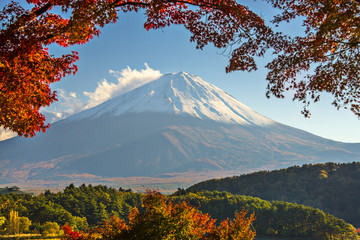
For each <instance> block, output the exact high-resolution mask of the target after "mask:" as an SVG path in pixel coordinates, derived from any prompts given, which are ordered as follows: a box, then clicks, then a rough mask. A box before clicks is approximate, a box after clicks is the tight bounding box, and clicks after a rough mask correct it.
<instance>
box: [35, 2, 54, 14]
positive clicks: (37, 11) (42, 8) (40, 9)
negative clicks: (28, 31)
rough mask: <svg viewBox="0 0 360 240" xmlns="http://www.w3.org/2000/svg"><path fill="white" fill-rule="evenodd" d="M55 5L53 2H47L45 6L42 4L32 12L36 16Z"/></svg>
mask: <svg viewBox="0 0 360 240" xmlns="http://www.w3.org/2000/svg"><path fill="white" fill-rule="evenodd" d="M53 6H54V5H53V4H52V3H47V4H45V5H44V6H42V7H41V8H39V9H38V10H36V11H34V12H32V14H34V16H35V17H38V16H40V15H42V14H44V13H46V12H47V11H48V10H49V9H50V8H52V7H53Z"/></svg>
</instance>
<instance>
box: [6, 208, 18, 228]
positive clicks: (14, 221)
mask: <svg viewBox="0 0 360 240" xmlns="http://www.w3.org/2000/svg"><path fill="white" fill-rule="evenodd" d="M19 230H20V219H19V213H18V212H17V211H14V210H11V211H10V214H9V226H8V228H7V231H8V233H9V234H19Z"/></svg>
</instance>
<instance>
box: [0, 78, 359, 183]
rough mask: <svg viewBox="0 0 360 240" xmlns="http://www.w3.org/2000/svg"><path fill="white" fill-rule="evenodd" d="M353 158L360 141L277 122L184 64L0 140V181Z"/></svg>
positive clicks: (243, 168) (229, 171) (233, 169)
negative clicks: (41, 127)
mask: <svg viewBox="0 0 360 240" xmlns="http://www.w3.org/2000/svg"><path fill="white" fill-rule="evenodd" d="M358 160H360V144H345V143H340V142H334V141H330V140H327V139H323V138H320V137H317V136H315V135H312V134H310V133H307V132H305V131H302V130H299V129H295V128H292V127H289V126H285V125H282V124H279V123H276V122H275V121H273V120H271V119H269V118H266V117H264V116H262V115H260V114H258V113H256V112H255V111H253V110H251V109H250V108H248V107H246V106H245V105H243V104H242V103H240V102H239V101H238V100H236V99H234V98H232V97H231V96H229V95H228V94H226V93H225V92H224V91H222V90H220V89H219V88H217V87H215V86H213V85H211V84H208V83H207V82H205V81H204V80H202V79H200V78H199V77H196V76H193V75H191V74H187V73H184V72H181V73H178V74H167V75H164V76H163V77H161V78H159V79H158V80H155V81H153V82H150V83H148V84H146V85H143V86H141V87H139V88H137V89H135V90H132V91H130V92H127V93H125V94H122V95H120V96H118V97H116V98H114V99H112V100H110V101H108V102H105V103H103V104H101V105H98V106H96V107H94V108H92V109H88V110H86V111H84V112H81V113H78V114H76V115H74V116H72V117H70V118H68V119H65V120H62V121H59V122H57V123H54V124H52V126H51V128H50V130H49V131H48V132H47V133H45V134H39V135H38V136H36V137H35V138H32V139H22V138H13V139H9V140H6V141H2V142H0V165H1V169H0V183H4V184H5V183H9V182H12V183H19V182H28V183H31V182H32V181H37V182H43V183H44V182H45V183H49V184H50V182H54V183H56V182H63V181H64V182H66V181H67V182H69V181H70V182H71V181H74V176H76V179H77V180H78V181H80V182H89V181H94V182H98V181H100V182H101V181H103V180H104V179H105V178H118V177H131V176H137V177H139V176H146V177H157V178H159V177H160V178H164V177H171V176H177V175H178V174H183V175H184V176H190V175H191V174H193V173H194V172H199V173H206V172H208V175H209V176H214V175H213V173H214V172H219V173H222V174H223V175H234V174H238V173H244V172H250V171H255V170H261V169H275V168H283V167H287V166H290V165H294V164H298V165H299V164H303V163H308V162H327V161H336V162H346V161H358ZM189 173H191V174H190V175H189ZM197 175H199V174H197ZM186 178H187V177H186ZM165 180H166V179H165ZM165 180H164V181H165ZM186 180H189V179H188V178H187V179H186ZM64 184H66V183H64Z"/></svg>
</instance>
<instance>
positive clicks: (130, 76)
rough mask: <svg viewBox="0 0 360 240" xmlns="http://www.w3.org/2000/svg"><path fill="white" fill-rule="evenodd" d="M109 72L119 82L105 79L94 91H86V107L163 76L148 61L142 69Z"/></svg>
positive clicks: (128, 68)
mask: <svg viewBox="0 0 360 240" xmlns="http://www.w3.org/2000/svg"><path fill="white" fill-rule="evenodd" d="M109 72H110V73H111V74H113V75H114V76H116V77H117V80H118V81H117V83H109V82H108V81H107V80H106V79H104V80H103V81H102V82H100V83H98V86H97V88H96V89H95V91H94V92H84V95H85V96H87V97H88V98H89V101H88V102H87V103H86V105H85V106H84V109H88V108H92V107H94V106H96V105H99V104H101V103H103V102H105V101H107V100H109V99H111V98H113V97H116V96H119V95H120V94H123V93H125V92H128V91H131V90H133V89H135V88H137V87H139V86H141V85H143V84H145V83H148V82H151V81H154V80H155V79H158V78H159V77H161V76H162V74H161V73H160V71H158V70H154V69H152V68H150V67H149V66H148V65H147V64H146V63H145V69H142V70H140V71H138V70H136V69H134V70H132V69H131V68H130V67H127V68H125V69H123V70H121V71H113V70H110V71H109Z"/></svg>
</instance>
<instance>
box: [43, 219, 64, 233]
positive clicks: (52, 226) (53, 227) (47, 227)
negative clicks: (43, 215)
mask: <svg viewBox="0 0 360 240" xmlns="http://www.w3.org/2000/svg"><path fill="white" fill-rule="evenodd" d="M41 228H42V234H43V235H45V236H46V235H50V234H56V235H57V234H59V233H60V226H59V224H57V223H56V222H46V223H45V224H44V225H42V226H41Z"/></svg>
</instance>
